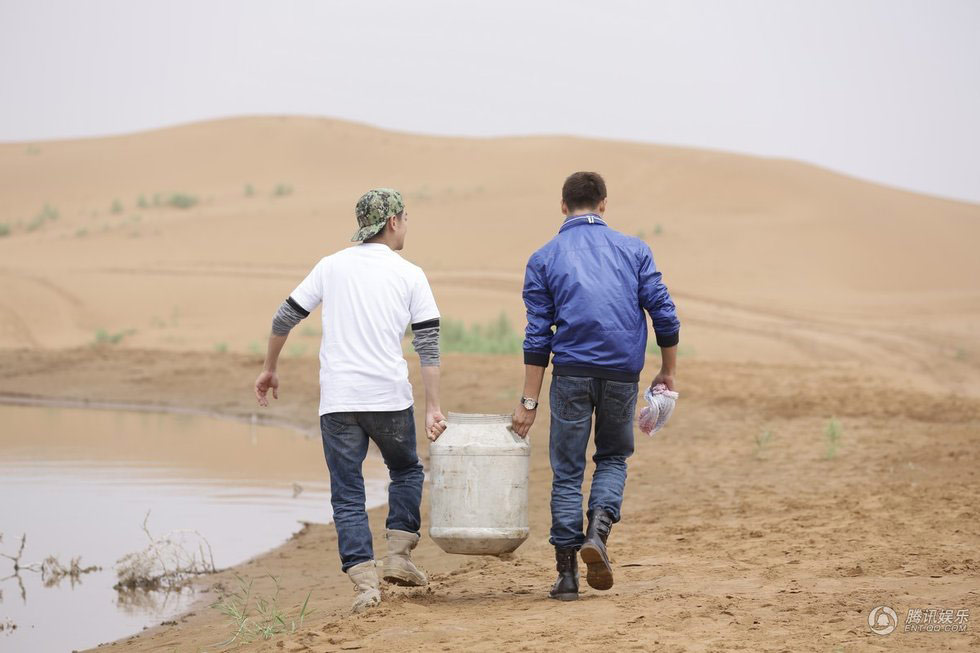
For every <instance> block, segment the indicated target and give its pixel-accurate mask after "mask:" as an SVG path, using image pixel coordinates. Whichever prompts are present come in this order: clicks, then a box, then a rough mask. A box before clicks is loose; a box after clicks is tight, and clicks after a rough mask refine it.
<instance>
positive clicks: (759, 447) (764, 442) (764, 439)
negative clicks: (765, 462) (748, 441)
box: [755, 429, 772, 458]
mask: <svg viewBox="0 0 980 653" xmlns="http://www.w3.org/2000/svg"><path fill="white" fill-rule="evenodd" d="M771 441H772V431H770V430H768V429H766V430H765V431H761V432H760V433H757V434H756V436H755V457H756V458H761V457H762V454H763V452H764V451H765V449H766V447H768V446H769V443H770V442H771Z"/></svg>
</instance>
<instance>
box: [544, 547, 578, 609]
mask: <svg viewBox="0 0 980 653" xmlns="http://www.w3.org/2000/svg"><path fill="white" fill-rule="evenodd" d="M555 560H556V561H557V562H558V565H557V569H558V580H556V581H555V584H554V586H553V587H552V588H551V592H550V593H549V594H548V596H550V597H551V598H553V599H558V600H559V601H574V600H575V599H577V598H578V556H577V555H576V552H575V549H574V548H567V549H560V548H558V547H555Z"/></svg>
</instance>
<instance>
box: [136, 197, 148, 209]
mask: <svg viewBox="0 0 980 653" xmlns="http://www.w3.org/2000/svg"><path fill="white" fill-rule="evenodd" d="M136 206H138V207H140V208H141V209H148V208H150V203H149V202H148V201H146V195H140V197H139V199H138V200H136Z"/></svg>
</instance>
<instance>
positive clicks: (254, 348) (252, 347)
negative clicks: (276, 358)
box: [248, 340, 263, 355]
mask: <svg viewBox="0 0 980 653" xmlns="http://www.w3.org/2000/svg"><path fill="white" fill-rule="evenodd" d="M248 352H249V353H250V354H256V355H261V354H262V353H263V352H262V345H260V344H259V343H258V342H257V341H255V340H253V341H252V342H250V343H248Z"/></svg>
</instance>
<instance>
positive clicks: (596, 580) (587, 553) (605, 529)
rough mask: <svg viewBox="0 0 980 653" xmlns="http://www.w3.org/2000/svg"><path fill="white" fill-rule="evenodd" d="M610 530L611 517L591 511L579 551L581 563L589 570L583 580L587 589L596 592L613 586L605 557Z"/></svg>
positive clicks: (603, 512)
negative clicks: (587, 527) (595, 590)
mask: <svg viewBox="0 0 980 653" xmlns="http://www.w3.org/2000/svg"><path fill="white" fill-rule="evenodd" d="M611 529H612V517H611V516H610V515H609V513H608V512H606V511H605V510H601V509H598V508H597V509H596V510H594V511H592V516H591V517H590V518H589V529H588V530H587V531H586V532H585V544H583V545H582V548H581V549H580V551H579V553H580V555H581V556H582V562H584V563H585V564H586V566H588V568H589V570H588V572H587V573H586V574H585V580H586V582H588V584H589V587H592V588H595V589H597V590H607V589H609V588H610V587H612V586H613V574H612V567H611V566H610V565H609V556H608V555H606V539H607V538H608V537H609V531H610V530H611Z"/></svg>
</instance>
